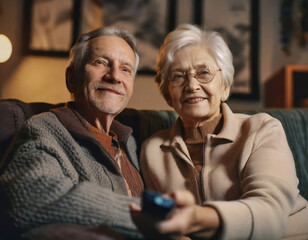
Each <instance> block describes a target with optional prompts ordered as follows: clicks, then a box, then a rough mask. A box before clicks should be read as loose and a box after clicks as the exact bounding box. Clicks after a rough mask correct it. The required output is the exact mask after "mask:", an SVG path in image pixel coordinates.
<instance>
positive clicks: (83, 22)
mask: <svg viewBox="0 0 308 240" xmlns="http://www.w3.org/2000/svg"><path fill="white" fill-rule="evenodd" d="M58 1H60V2H61V4H57V3H58ZM63 3H65V4H64V5H63ZM90 3H92V6H91V4H90ZM123 3H126V4H129V5H130V6H128V5H126V4H124V5H123ZM24 4H25V8H24V9H25V26H26V27H25V28H24V29H25V32H24V36H25V41H24V49H25V52H26V53H28V54H32V55H45V56H56V57H67V56H68V53H69V49H70V48H71V46H72V45H73V43H75V42H76V40H77V38H78V36H79V35H80V34H81V33H83V32H86V31H89V30H94V29H95V28H97V27H101V26H112V25H113V26H117V27H123V28H125V29H128V30H130V31H131V32H132V33H133V34H134V35H135V37H136V38H137V45H138V53H139V55H140V65H139V68H138V74H150V75H155V73H156V72H155V64H156V57H157V53H158V50H159V47H160V46H161V44H162V43H163V39H164V38H165V36H166V34H167V33H168V32H170V31H172V30H174V28H175V27H177V26H178V25H180V24H182V23H192V24H196V25H200V26H204V27H207V28H209V27H210V28H212V29H214V30H217V31H218V32H220V33H221V34H222V35H223V37H224V38H225V39H226V41H227V43H228V45H229V47H230V49H231V52H232V53H233V56H234V65H235V78H234V84H233V87H232V89H231V98H232V99H245V100H246V99H247V100H258V99H259V75H258V74H259V73H258V51H259V47H258V36H259V33H258V27H259V26H258V25H259V0H248V1H247V0H236V1H228V0H193V1H192V0H149V1H143V0H127V1H113V0H66V1H62V0H24ZM40 4H47V5H48V4H51V5H53V6H49V7H48V8H50V9H53V7H54V6H56V5H57V6H61V7H59V8H55V9H56V10H54V11H55V12H52V13H50V14H52V16H53V17H52V20H50V21H51V25H52V26H56V27H55V29H51V30H48V31H50V32H51V31H52V35H55V36H57V37H56V39H57V38H59V39H63V38H64V39H65V41H64V42H65V43H64V44H63V43H62V45H61V44H60V47H59V46H58V45H53V44H49V45H47V46H45V45H44V44H43V43H39V44H37V42H38V41H37V40H38V39H40V37H41V38H42V33H43V39H44V37H45V38H47V35H48V34H51V33H50V32H48V31H47V30H46V29H45V32H42V31H41V32H38V31H37V27H38V26H37V25H39V27H42V25H45V22H46V21H47V22H48V20H46V19H45V20H44V16H42V14H43V12H44V11H42V10H41V11H38V10H37V9H39V7H38V5H40ZM93 4H96V6H95V5H94V6H93ZM117 4H118V5H117ZM232 4H233V5H232ZM234 4H235V6H234ZM236 4H237V6H236ZM47 5H45V6H47ZM236 7H237V8H238V9H239V10H238V11H240V10H241V9H242V11H240V12H241V14H242V17H239V14H236V15H235V14H234V13H233V12H232V8H233V9H234V8H235V9H236ZM220 8H221V9H222V10H223V11H222V10H221V9H220ZM64 13H65V14H64ZM129 13H130V14H129ZM222 14H223V15H224V16H228V17H227V19H228V21H220V19H222V18H220V17H218V16H219V15H222ZM45 15H46V13H45ZM47 15H48V14H47ZM37 18H41V20H40V21H38V23H36V25H35V22H37V21H33V20H34V19H37ZM45 18H46V16H45ZM47 19H48V17H47ZM55 19H57V21H56V20H55ZM223 19H226V18H223ZM42 21H43V22H44V21H45V22H44V24H41V26H40V22H41V23H43V22H42ZM61 21H62V22H61ZM63 22H64V23H63ZM239 22H240V23H241V24H239ZM60 23H61V24H65V30H63V28H62V29H61V30H59V32H57V27H59V26H58V25H61V24H60ZM57 24H58V25H57ZM232 24H233V25H232ZM61 27H63V26H61ZM239 29H240V30H241V31H244V35H245V36H244V37H239V36H237V35H236V34H239V32H240V30H239ZM49 36H50V35H49ZM59 36H60V37H59Z"/></svg>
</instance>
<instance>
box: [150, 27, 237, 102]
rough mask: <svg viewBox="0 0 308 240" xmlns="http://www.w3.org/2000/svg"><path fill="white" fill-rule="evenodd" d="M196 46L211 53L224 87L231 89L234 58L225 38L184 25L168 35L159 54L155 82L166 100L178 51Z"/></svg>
mask: <svg viewBox="0 0 308 240" xmlns="http://www.w3.org/2000/svg"><path fill="white" fill-rule="evenodd" d="M196 44H200V45H202V46H204V47H205V48H206V49H207V50H208V51H209V53H210V54H211V56H212V57H213V58H214V60H215V62H216V64H217V66H218V67H219V68H220V69H221V75H222V84H223V86H224V87H229V88H230V87H231V85H232V83H233V76H234V66H233V57H232V53H231V51H230V49H229V47H228V45H227V44H226V42H225V41H224V39H223V37H222V36H221V35H220V34H219V33H218V32H215V31H209V30H205V29H204V30H203V29H201V28H199V27H197V26H194V25H191V24H183V25H181V26H179V27H178V28H176V29H175V30H174V31H172V32H170V33H169V34H168V35H167V37H166V38H165V40H164V43H163V45H162V46H161V48H160V50H159V53H158V58H157V63H156V71H157V74H156V77H155V82H156V83H157V84H158V86H159V89H160V92H161V94H162V95H163V96H164V98H165V99H166V100H168V99H169V93H168V80H167V78H168V75H169V68H170V65H171V64H172V62H173V61H174V55H175V53H176V51H178V50H180V49H182V48H184V47H186V46H189V45H196Z"/></svg>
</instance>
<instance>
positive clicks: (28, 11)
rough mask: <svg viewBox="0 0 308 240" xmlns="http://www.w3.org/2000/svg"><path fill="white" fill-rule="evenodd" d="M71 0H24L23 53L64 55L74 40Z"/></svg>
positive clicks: (73, 2)
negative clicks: (24, 38)
mask: <svg viewBox="0 0 308 240" xmlns="http://www.w3.org/2000/svg"><path fill="white" fill-rule="evenodd" d="M75 7H76V6H75V1H74V0H65V1H63V0H25V24H26V28H25V35H26V41H25V49H26V52H27V53H30V54H36V55H49V56H67V55H68V51H69V49H70V48H71V46H72V44H73V42H74V40H75V39H74V8H75Z"/></svg>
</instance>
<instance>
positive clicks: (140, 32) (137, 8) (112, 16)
mask: <svg viewBox="0 0 308 240" xmlns="http://www.w3.org/2000/svg"><path fill="white" fill-rule="evenodd" d="M169 4H170V1H169V0H148V1H144V0H125V1H124V0H120V1H114V0H83V1H82V2H81V18H80V19H81V21H80V33H85V32H88V31H90V30H94V29H96V28H98V27H102V26H115V27H118V28H123V29H127V30H128V31H130V32H131V33H132V34H133V35H134V36H135V37H136V39H137V46H138V53H139V56H140V63H139V67H138V72H139V73H154V72H155V64H156V57H157V52H158V49H159V47H160V46H161V44H162V43H163V39H164V37H165V35H166V34H167V33H168V31H169V28H170V17H171V16H170V12H169V9H170V8H169Z"/></svg>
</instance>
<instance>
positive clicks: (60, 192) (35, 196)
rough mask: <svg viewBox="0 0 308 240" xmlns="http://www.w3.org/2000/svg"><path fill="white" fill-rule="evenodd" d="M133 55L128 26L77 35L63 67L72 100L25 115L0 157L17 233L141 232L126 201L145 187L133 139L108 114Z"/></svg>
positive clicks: (126, 88)
mask: <svg viewBox="0 0 308 240" xmlns="http://www.w3.org/2000/svg"><path fill="white" fill-rule="evenodd" d="M138 61H139V57H138V54H137V53H136V44H135V40H134V38H133V37H132V36H131V35H130V34H129V33H127V32H126V31H123V30H118V29H113V28H101V29H97V30H95V31H92V32H90V33H87V34H84V35H81V37H80V38H79V39H78V41H77V43H76V44H75V46H74V47H73V48H72V50H71V53H70V64H69V67H68V68H67V71H66V83H67V88H68V90H69V91H70V92H71V93H72V95H73V98H74V101H72V102H69V103H68V104H67V105H66V106H65V107H63V108H58V109H54V110H52V111H50V112H47V113H43V114H40V115H38V116H35V117H33V118H31V119H30V120H28V121H27V123H26V125H25V126H24V128H23V129H22V131H21V132H20V133H19V135H18V137H16V138H15V141H14V142H13V145H12V147H11V148H10V149H12V150H11V151H10V152H9V153H8V154H7V156H6V158H5V159H4V162H3V163H2V166H3V167H2V171H1V176H0V185H1V187H3V188H4V189H5V192H6V193H7V195H8V196H9V199H10V204H11V208H10V216H11V217H12V219H13V221H14V224H15V225H16V226H17V227H18V229H20V230H21V233H29V232H30V233H31V232H32V233H33V231H34V232H35V230H33V229H42V227H43V229H44V228H45V229H50V228H48V227H47V228H46V226H51V225H53V224H59V223H66V224H67V223H68V224H73V225H69V226H76V225H75V224H77V226H81V225H83V226H98V228H96V230H98V232H99V230H100V229H99V227H100V226H102V227H108V228H109V229H112V230H115V231H117V232H119V233H121V235H123V236H126V237H131V238H138V237H140V234H139V233H138V232H137V230H136V228H135V226H134V225H133V223H132V221H131V218H130V215H129V208H128V205H129V203H132V202H135V203H138V197H139V196H140V195H141V192H142V190H143V183H142V179H141V177H140V175H139V171H138V169H139V166H138V160H137V154H136V144H135V141H134V139H133V137H132V135H131V133H132V129H131V128H129V127H127V126H125V125H122V124H121V123H119V122H117V121H116V120H114V118H115V116H116V115H117V114H118V113H120V112H121V111H122V110H123V109H124V108H125V107H126V105H127V103H128V101H129V99H130V97H131V95H132V91H133V83H134V78H135V74H136V69H137V66H138ZM60 226H61V225H60ZM62 226H63V225H62ZM64 226H65V225H64ZM51 229H53V228H51ZM59 229H63V227H62V228H61V227H59ZM64 229H65V228H64ZM81 229H82V227H81ZM86 229H88V228H86ZM38 232H39V231H38ZM41 232H42V231H41ZM43 232H46V231H43ZM102 232H104V231H102ZM30 235H31V234H30Z"/></svg>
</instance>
